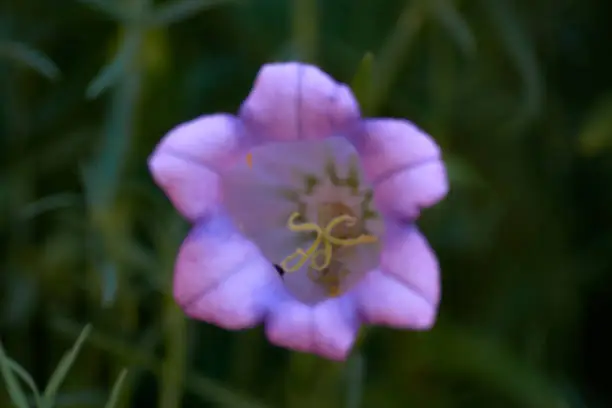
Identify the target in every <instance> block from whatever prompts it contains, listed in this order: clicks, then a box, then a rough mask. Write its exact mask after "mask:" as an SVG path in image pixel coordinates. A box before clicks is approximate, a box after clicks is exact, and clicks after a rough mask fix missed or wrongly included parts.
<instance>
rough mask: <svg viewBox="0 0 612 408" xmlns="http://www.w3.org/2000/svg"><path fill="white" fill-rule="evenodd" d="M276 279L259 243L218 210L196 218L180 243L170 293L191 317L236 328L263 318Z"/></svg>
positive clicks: (277, 280) (277, 282)
mask: <svg viewBox="0 0 612 408" xmlns="http://www.w3.org/2000/svg"><path fill="white" fill-rule="evenodd" d="M275 282H276V283H275ZM275 284H280V280H279V279H278V276H277V274H276V271H275V270H274V268H273V267H272V265H271V264H269V263H268V262H267V261H266V260H265V259H264V258H263V257H262V256H261V255H260V253H259V251H258V249H257V247H256V246H255V245H254V244H252V243H251V242H250V241H248V240H247V239H245V238H244V237H243V236H242V235H241V234H240V233H238V231H236V229H235V228H234V226H233V225H232V223H231V221H230V220H229V219H227V218H226V217H224V216H217V217H213V218H210V219H208V220H206V221H204V222H202V223H200V224H198V225H197V226H196V227H195V228H194V229H193V230H192V231H191V233H190V234H189V236H188V237H187V239H186V240H185V242H184V243H183V245H182V246H181V249H180V251H179V254H178V259H177V262H176V265H175V274H174V297H175V299H176V301H177V303H179V305H181V306H182V307H183V309H184V310H185V312H186V313H187V314H189V315H190V316H192V317H195V318H197V319H200V320H204V321H207V322H210V323H214V324H217V325H218V326H221V327H225V328H228V329H239V328H245V327H250V326H253V325H256V324H257V323H259V322H260V321H261V320H262V319H263V317H264V315H265V312H266V309H267V304H268V300H269V296H271V295H270V293H269V291H270V290H271V288H273V285H275Z"/></svg>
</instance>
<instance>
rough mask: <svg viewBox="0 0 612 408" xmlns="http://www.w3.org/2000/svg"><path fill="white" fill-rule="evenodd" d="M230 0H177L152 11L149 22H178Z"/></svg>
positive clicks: (161, 23)
mask: <svg viewBox="0 0 612 408" xmlns="http://www.w3.org/2000/svg"><path fill="white" fill-rule="evenodd" d="M231 1H232V0H178V1H175V2H173V3H170V4H168V5H164V6H160V7H158V8H157V10H155V11H154V12H153V13H152V16H151V18H150V21H149V24H150V25H151V26H155V27H160V26H168V25H170V24H174V23H178V22H179V21H182V20H184V19H186V18H189V17H193V16H195V15H196V14H198V13H200V12H202V11H205V10H208V9H210V8H212V7H215V6H219V5H221V4H224V3H229V2H231Z"/></svg>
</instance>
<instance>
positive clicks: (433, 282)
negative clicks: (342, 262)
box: [356, 225, 440, 329]
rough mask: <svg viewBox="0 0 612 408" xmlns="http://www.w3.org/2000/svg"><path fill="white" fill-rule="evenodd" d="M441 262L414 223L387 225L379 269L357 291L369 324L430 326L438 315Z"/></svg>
mask: <svg viewBox="0 0 612 408" xmlns="http://www.w3.org/2000/svg"><path fill="white" fill-rule="evenodd" d="M439 279H440V278H439V265H438V261H437V259H436V256H435V254H434V253H433V251H432V249H431V247H430V246H429V244H428V243H427V240H426V239H425V238H424V237H423V235H422V234H421V233H420V232H419V231H418V229H417V228H416V227H414V226H409V227H403V226H400V225H388V226H387V232H386V235H385V241H384V244H383V250H382V254H381V264H380V267H379V269H378V270H375V271H372V272H370V273H369V274H368V275H367V276H366V277H365V279H364V280H363V281H362V282H360V284H359V287H358V289H357V291H356V293H357V298H358V302H359V307H360V311H361V313H362V314H363V315H364V316H365V318H366V320H367V321H368V322H370V323H380V324H384V325H389V326H397V327H407V328H412V329H428V328H430V327H431V326H432V325H433V323H434V321H435V318H436V313H437V308H438V303H439V297H440V281H439Z"/></svg>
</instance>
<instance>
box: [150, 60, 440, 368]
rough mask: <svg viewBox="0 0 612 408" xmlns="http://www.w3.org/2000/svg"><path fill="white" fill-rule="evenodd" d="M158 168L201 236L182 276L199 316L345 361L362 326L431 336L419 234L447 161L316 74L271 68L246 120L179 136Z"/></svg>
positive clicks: (291, 66) (430, 277)
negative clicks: (365, 114)
mask: <svg viewBox="0 0 612 408" xmlns="http://www.w3.org/2000/svg"><path fill="white" fill-rule="evenodd" d="M149 166H150V170H151V173H152V174H153V177H154V179H155V181H156V182H157V184H158V185H159V186H160V187H161V188H162V189H163V190H164V192H165V193H166V195H167V196H168V197H169V199H170V200H171V201H172V203H173V204H174V206H175V207H176V209H177V210H178V211H179V212H180V213H181V214H182V215H183V216H184V217H186V218H187V219H188V220H190V221H191V222H192V223H193V224H194V227H193V230H192V231H191V233H190V234H189V236H188V237H187V239H186V240H185V242H184V243H183V245H182V247H181V249H180V251H179V254H178V258H177V261H176V266H175V275H174V296H175V298H176V301H177V302H178V303H179V304H180V305H181V307H182V308H183V309H184V310H185V312H186V313H187V314H188V315H189V316H192V317H194V318H196V319H199V320H203V321H206V322H210V323H213V324H216V325H218V326H221V327H224V328H227V329H245V328H249V327H253V326H256V325H258V324H260V323H264V324H265V329H266V333H267V336H268V338H269V339H270V341H271V342H273V343H275V344H277V345H280V346H284V347H288V348H292V349H295V350H300V351H304V352H310V353H317V354H319V355H322V356H325V357H327V358H330V359H336V360H342V359H344V358H346V356H347V354H348V353H349V351H350V349H351V347H352V345H353V343H354V341H355V338H356V335H357V332H358V330H359V327H360V325H361V324H380V325H386V326H392V327H397V328H404V329H413V330H425V329H428V328H430V327H431V326H432V325H433V323H434V321H435V318H436V314H437V308H438V303H439V298H440V289H439V287H440V283H439V267H438V262H437V259H436V256H435V254H434V253H433V251H432V249H431V248H430V246H429V244H428V243H427V240H426V239H425V238H424V237H423V235H422V234H421V232H419V230H418V229H417V227H416V226H415V221H416V219H417V218H418V217H419V214H420V211H421V209H423V208H426V207H429V206H431V205H433V204H435V203H436V202H438V201H439V200H441V199H442V198H443V197H444V196H445V195H446V193H447V191H448V180H447V176H446V171H445V167H444V164H443V162H442V160H441V153H440V149H439V148H438V146H437V145H436V143H435V142H434V141H433V140H432V139H431V138H430V137H429V136H428V135H426V134H425V133H424V132H422V131H421V130H419V129H418V128H417V127H415V126H414V125H412V124H411V123H410V122H408V121H406V120H400V119H362V118H361V116H360V112H359V107H358V104H357V102H356V101H355V98H354V97H353V95H352V93H351V91H350V89H349V88H348V87H347V86H345V85H342V84H339V83H337V82H336V81H334V80H333V79H332V78H331V77H330V76H328V75H327V74H325V73H323V72H322V71H321V70H319V69H318V68H316V67H314V66H311V65H305V64H300V63H278V64H269V65H265V66H264V67H263V68H262V69H261V71H260V72H259V74H258V76H257V78H256V81H255V85H254V87H253V89H252V91H251V93H250V95H249V96H248V97H247V99H246V100H245V101H244V103H243V105H242V107H241V109H240V112H239V114H238V115H237V116H234V115H229V114H214V115H206V116H202V117H200V118H197V119H195V120H192V121H190V122H187V123H184V124H182V125H180V126H178V127H176V128H175V129H173V130H172V131H170V132H169V134H168V135H167V136H166V137H165V138H164V139H163V140H162V141H161V142H160V144H159V145H158V147H157V148H156V150H155V152H154V153H153V154H152V155H151V157H150V160H149Z"/></svg>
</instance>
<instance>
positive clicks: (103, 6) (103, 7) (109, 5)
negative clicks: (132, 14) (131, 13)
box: [77, 0, 127, 22]
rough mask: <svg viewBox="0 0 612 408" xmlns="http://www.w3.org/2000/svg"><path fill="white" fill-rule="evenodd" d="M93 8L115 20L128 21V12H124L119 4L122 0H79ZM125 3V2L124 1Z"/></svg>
mask: <svg viewBox="0 0 612 408" xmlns="http://www.w3.org/2000/svg"><path fill="white" fill-rule="evenodd" d="M77 1H78V2H79V3H82V4H84V5H86V6H87V7H89V8H91V9H92V10H95V11H99V12H102V13H103V14H105V15H107V16H108V17H110V18H111V19H113V20H115V21H118V22H119V21H126V20H127V13H125V12H123V11H122V10H121V8H120V6H119V1H120V0H115V1H113V0H77ZM122 3H124V4H125V2H122Z"/></svg>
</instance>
